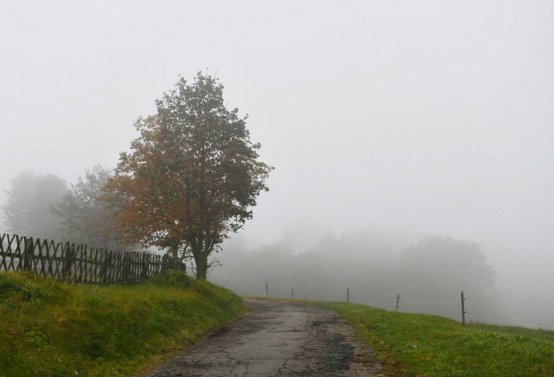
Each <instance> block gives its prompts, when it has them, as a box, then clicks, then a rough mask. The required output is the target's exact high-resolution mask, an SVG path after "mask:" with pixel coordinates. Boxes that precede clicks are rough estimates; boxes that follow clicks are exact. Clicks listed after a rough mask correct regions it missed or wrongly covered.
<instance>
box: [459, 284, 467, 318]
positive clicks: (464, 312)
mask: <svg viewBox="0 0 554 377" xmlns="http://www.w3.org/2000/svg"><path fill="white" fill-rule="evenodd" d="M460 297H461V299H462V325H463V326H465V324H466V310H465V305H464V301H465V300H466V299H465V297H464V291H462V293H461V294H460Z"/></svg>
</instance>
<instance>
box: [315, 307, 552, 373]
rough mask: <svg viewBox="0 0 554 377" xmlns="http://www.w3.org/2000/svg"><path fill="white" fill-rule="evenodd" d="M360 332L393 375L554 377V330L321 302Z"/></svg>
mask: <svg viewBox="0 0 554 377" xmlns="http://www.w3.org/2000/svg"><path fill="white" fill-rule="evenodd" d="M319 305H321V306H324V307H326V308H329V309H332V310H335V311H336V312H338V313H339V314H340V315H341V316H342V317H343V318H344V319H345V320H346V321H347V322H350V323H352V324H353V325H354V326H355V327H356V328H357V330H358V334H359V336H360V339H361V340H362V341H364V342H366V343H367V344H369V345H370V346H371V347H372V348H373V350H374V352H375V354H376V356H377V358H378V359H379V360H380V361H381V362H382V363H383V364H384V365H385V367H386V372H387V375H388V376H394V377H407V376H410V377H413V376H418V377H420V376H425V377H548V376H550V377H551V376H554V332H552V331H544V330H530V329H523V328H514V327H497V326H492V325H467V326H465V327H464V326H462V325H461V324H460V323H458V322H455V321H452V320H450V319H446V318H442V317H437V316H431V315H423V314H408V313H394V312H390V311H386V310H382V309H375V308H371V307H367V306H362V305H352V304H343V303H320V304H319Z"/></svg>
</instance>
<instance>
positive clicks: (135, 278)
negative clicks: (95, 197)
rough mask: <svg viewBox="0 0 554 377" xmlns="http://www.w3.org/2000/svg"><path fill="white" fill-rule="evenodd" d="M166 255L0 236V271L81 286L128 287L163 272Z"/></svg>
mask: <svg viewBox="0 0 554 377" xmlns="http://www.w3.org/2000/svg"><path fill="white" fill-rule="evenodd" d="M169 262H170V261H169V258H168V257H167V256H165V255H164V256H163V257H162V256H161V255H157V254H152V253H148V252H137V251H133V252H121V251H112V250H104V249H97V248H93V247H90V246H87V245H82V244H77V245H76V244H73V243H70V242H54V241H48V240H41V239H38V238H36V239H33V237H23V236H18V235H15V234H11V235H10V234H2V236H1V237H0V271H32V272H34V273H35V274H36V275H38V276H45V277H52V278H55V279H58V280H62V281H66V282H72V283H85V284H115V283H120V284H131V283H138V282H141V281H144V280H146V279H148V278H149V277H151V276H154V275H157V274H160V273H163V272H164V271H165V270H166V269H167V268H168V267H169V265H170V263H169Z"/></svg>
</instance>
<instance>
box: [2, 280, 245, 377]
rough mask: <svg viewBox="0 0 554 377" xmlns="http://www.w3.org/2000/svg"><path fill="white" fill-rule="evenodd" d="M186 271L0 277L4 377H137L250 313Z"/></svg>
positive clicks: (225, 293) (236, 300) (230, 296)
mask: <svg viewBox="0 0 554 377" xmlns="http://www.w3.org/2000/svg"><path fill="white" fill-rule="evenodd" d="M244 310H245V309H244V306H243V305H242V303H241V300H240V299H239V298H238V297H237V296H235V295H234V294H232V293H231V292H229V291H227V290H225V289H223V288H219V287H217V286H214V285H212V284H210V283H207V282H197V281H194V280H191V279H189V278H188V277H186V276H184V275H183V274H181V273H177V272H171V273H170V274H168V275H165V276H161V277H155V278H152V279H151V280H150V281H148V282H147V283H143V284H137V285H129V286H121V285H119V286H118V285H114V286H106V287H98V286H90V285H71V284H63V283H60V282H58V281H55V280H52V279H41V278H35V277H32V276H31V275H26V274H23V273H9V272H2V273H0V376H1V377H32V376H37V377H38V376H40V377H66V376H67V377H69V376H73V377H75V376H87V377H88V376H91V377H92V376H98V377H100V376H113V377H117V376H132V375H135V374H136V373H138V372H139V371H141V370H144V369H146V368H148V367H150V366H152V365H154V364H155V363H158V362H160V361H162V360H164V359H167V358H168V357H170V356H171V355H173V354H175V352H176V351H178V350H179V349H182V348H183V347H185V346H186V345H187V344H190V343H192V342H194V341H195V340H196V339H198V338H199V337H200V336H201V335H203V334H205V333H206V332H207V331H209V330H210V329H213V328H215V327H218V326H221V325H225V324H228V323H230V322H232V321H233V320H234V319H235V318H236V317H237V316H239V315H240V314H242V313H243V312H244Z"/></svg>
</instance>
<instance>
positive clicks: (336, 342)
mask: <svg viewBox="0 0 554 377" xmlns="http://www.w3.org/2000/svg"><path fill="white" fill-rule="evenodd" d="M246 304H247V305H248V306H249V307H250V308H251V310H250V312H249V313H247V314H246V315H245V316H244V317H242V318H241V319H239V320H238V321H237V322H235V323H234V324H233V325H232V326H230V327H229V328H224V329H220V330H218V331H215V332H213V333H212V334H211V335H210V336H209V337H206V338H205V339H203V340H201V341H200V342H198V343H197V344H195V345H194V346H192V347H190V348H188V349H187V350H186V351H185V352H183V353H182V354H181V355H179V356H177V357H175V358H173V359H171V360H170V361H169V362H167V363H166V364H165V365H162V366H161V367H159V368H158V369H157V370H155V371H153V372H151V373H150V374H147V375H146V376H147V377H170V376H171V377H174V376H183V377H185V376H186V377H199V376H204V377H216V376H217V377H219V376H237V377H238V376H241V377H242V376H252V377H273V376H279V377H281V376H321V377H331V376H332V377H339V376H340V377H346V376H352V377H354V376H371V377H377V376H383V375H382V374H381V367H380V366H379V364H378V363H377V362H376V361H375V360H374V359H373V358H372V354H371V351H370V350H369V349H368V348H366V347H365V346H363V345H361V344H360V343H358V342H357V341H356V337H355V332H354V330H353V329H352V328H351V327H350V326H349V325H347V324H345V323H344V322H343V321H341V320H340V319H339V318H338V316H337V315H336V314H335V313H333V312H332V311H329V310H325V309H321V308H318V307H314V306H310V305H303V304H296V303H275V302H267V301H246Z"/></svg>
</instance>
